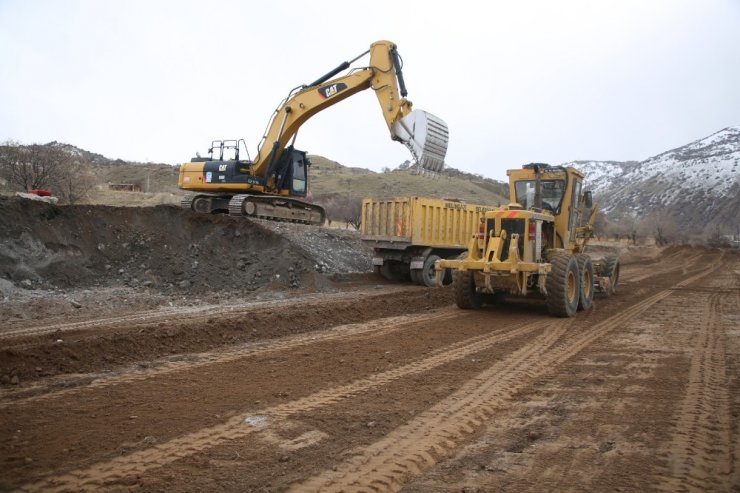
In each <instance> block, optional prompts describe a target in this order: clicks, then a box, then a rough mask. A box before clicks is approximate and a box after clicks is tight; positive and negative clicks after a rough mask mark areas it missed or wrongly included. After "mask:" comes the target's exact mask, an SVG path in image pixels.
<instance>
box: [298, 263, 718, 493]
mask: <svg viewBox="0 0 740 493" xmlns="http://www.w3.org/2000/svg"><path fill="white" fill-rule="evenodd" d="M720 265H721V264H720V261H717V262H715V263H713V264H712V265H710V266H709V267H708V268H705V269H702V272H700V273H699V274H696V275H694V276H691V277H690V278H688V279H685V280H684V281H682V282H680V283H678V284H677V285H676V287H681V286H685V285H687V284H690V283H692V282H695V281H696V280H698V279H700V278H702V277H704V276H707V275H708V274H710V273H712V272H714V271H715V270H716V269H717V268H718V267H719V266H720ZM673 293H674V289H673V288H669V289H665V290H663V291H660V292H658V293H656V294H654V295H653V296H651V297H649V298H647V299H645V300H643V301H641V302H638V303H637V304H635V305H632V306H631V307H629V308H627V309H625V310H624V311H623V312H621V313H619V314H618V315H615V316H613V317H611V318H608V319H606V320H604V321H602V322H600V323H598V324H596V325H594V326H593V327H590V328H588V329H587V330H585V331H584V332H581V333H579V334H567V336H564V334H565V332H564V331H563V328H564V326H559V327H557V328H554V329H552V330H550V331H549V334H546V335H544V336H541V337H539V338H537V339H535V340H533V341H532V342H531V343H530V344H529V345H528V346H525V347H523V348H521V349H519V350H517V351H515V352H514V353H512V354H511V355H510V356H509V357H507V358H505V359H504V360H501V361H500V362H498V363H496V364H495V365H493V366H491V367H490V368H489V369H487V370H485V371H483V372H481V373H480V374H479V375H478V376H477V377H475V378H474V379H471V380H470V381H468V382H467V383H466V384H465V385H463V386H462V388H461V389H460V390H459V391H457V392H455V393H454V394H453V395H452V396H450V397H448V398H447V399H444V400H443V401H440V402H439V403H438V404H437V405H435V406H433V407H432V408H431V409H429V410H427V411H425V412H423V413H421V414H420V415H419V416H418V417H416V418H414V419H413V420H411V421H409V422H407V423H406V424H404V425H402V426H400V427H399V428H397V429H396V430H394V431H393V432H391V433H389V434H388V435H386V436H385V437H384V438H382V439H381V440H379V441H378V442H375V443H373V444H371V445H369V446H368V447H366V448H365V449H364V450H363V451H362V453H360V454H358V455H356V456H355V457H353V458H351V459H349V460H348V461H346V462H344V463H343V464H341V465H339V466H337V467H336V468H335V469H333V470H330V471H325V472H323V473H321V474H319V475H317V476H315V477H313V478H310V479H308V480H307V481H305V482H303V483H301V484H295V485H293V486H292V487H291V489H290V491H296V492H301V491H317V490H320V491H336V492H343V491H375V492H386V491H398V490H400V489H401V488H402V487H403V485H404V484H405V483H406V482H407V481H408V480H409V479H410V478H411V477H413V476H416V475H418V474H420V473H421V472H422V471H424V470H426V469H428V468H430V467H432V466H433V465H435V464H436V463H437V462H438V460H440V459H442V458H443V457H445V456H447V455H448V454H449V453H450V452H451V451H452V450H453V449H455V448H456V447H457V446H459V445H460V444H461V443H462V442H463V441H464V440H465V439H466V438H467V437H468V436H469V435H471V434H472V433H473V432H474V431H475V429H476V428H478V427H479V426H481V425H482V424H483V423H485V422H486V421H488V420H490V419H491V418H492V417H493V415H494V414H495V412H496V410H498V409H500V408H502V407H503V406H505V405H506V403H507V402H508V401H510V400H511V399H512V397H513V396H514V395H515V394H516V393H518V392H519V391H521V390H522V389H523V388H525V387H526V386H528V385H530V384H531V383H532V382H533V381H535V380H536V379H538V378H542V377H544V376H546V375H547V374H549V373H552V371H553V369H554V368H556V367H558V366H559V365H562V364H563V363H565V362H566V361H567V360H569V359H571V358H572V357H574V356H575V355H577V354H578V353H580V352H581V351H582V350H584V349H585V348H586V347H588V346H589V345H591V344H592V343H593V342H595V341H596V340H598V339H600V338H602V337H604V336H605V335H607V334H608V333H609V332H610V331H612V330H614V329H615V328H617V327H619V326H621V325H622V324H624V323H625V322H626V321H628V320H630V319H632V318H635V317H637V316H639V315H640V314H642V313H644V312H645V311H647V310H648V309H649V308H650V307H652V306H653V305H655V304H656V303H658V302H659V301H661V300H663V299H665V298H666V297H668V296H670V295H671V294H673ZM561 339H562V340H561Z"/></svg>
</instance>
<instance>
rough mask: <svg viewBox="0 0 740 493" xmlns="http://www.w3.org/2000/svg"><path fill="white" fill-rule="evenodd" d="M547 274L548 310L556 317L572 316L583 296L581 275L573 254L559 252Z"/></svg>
mask: <svg viewBox="0 0 740 493" xmlns="http://www.w3.org/2000/svg"><path fill="white" fill-rule="evenodd" d="M551 264H552V270H551V271H550V273H549V274H548V275H547V281H546V282H545V287H546V288H547V311H548V312H549V313H550V315H554V316H556V317H572V316H573V315H575V314H576V311H578V302H579V301H580V298H581V276H580V275H579V273H578V262H577V261H576V258H575V257H574V256H573V255H568V254H559V255H556V256H555V257H553V259H552V262H551Z"/></svg>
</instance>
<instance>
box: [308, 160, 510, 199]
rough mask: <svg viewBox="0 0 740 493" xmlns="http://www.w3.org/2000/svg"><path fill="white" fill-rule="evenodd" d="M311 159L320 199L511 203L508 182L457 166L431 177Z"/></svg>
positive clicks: (315, 192) (314, 186)
mask: <svg viewBox="0 0 740 493" xmlns="http://www.w3.org/2000/svg"><path fill="white" fill-rule="evenodd" d="M309 159H310V160H311V164H312V166H311V190H312V193H313V195H314V197H315V198H317V199H319V198H320V197H323V196H331V195H343V196H347V197H354V198H363V197H377V198H390V197H403V196H423V197H437V198H445V197H447V198H458V199H461V200H465V201H467V202H470V203H479V204H493V205H496V204H499V203H506V202H508V198H507V196H508V193H507V192H508V190H507V185H506V184H504V183H502V182H498V181H495V180H491V179H490V178H483V177H481V176H477V175H472V174H469V173H463V172H461V171H459V170H456V169H455V168H448V169H445V170H444V171H443V172H442V173H441V174H440V175H439V176H437V177H431V176H421V175H417V174H414V173H413V171H412V170H410V169H395V170H392V171H387V172H381V173H376V172H374V171H370V170H367V169H363V168H349V167H345V166H342V165H341V164H339V163H337V162H335V161H331V160H329V159H326V158H324V157H322V156H316V155H310V156H309Z"/></svg>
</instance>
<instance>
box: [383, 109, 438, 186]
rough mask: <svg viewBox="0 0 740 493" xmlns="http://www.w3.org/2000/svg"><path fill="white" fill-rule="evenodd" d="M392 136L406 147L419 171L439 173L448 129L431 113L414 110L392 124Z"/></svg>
mask: <svg viewBox="0 0 740 493" xmlns="http://www.w3.org/2000/svg"><path fill="white" fill-rule="evenodd" d="M392 132H393V137H394V138H395V139H397V140H399V141H401V142H403V144H404V145H405V146H406V147H408V149H409V151H411V155H412V156H414V161H415V162H416V164H418V165H419V169H420V171H421V172H425V171H428V172H431V173H440V172H441V171H442V168H444V164H445V155H447V143H448V142H449V131H448V130H447V124H446V123H445V122H444V121H443V120H442V119H441V118H438V117H436V116H434V115H432V114H431V113H427V112H426V111H422V110H414V111H412V112H411V113H409V114H408V115H406V116H405V117H403V118H401V119H400V120H398V121H397V122H396V123H395V124H393V128H392Z"/></svg>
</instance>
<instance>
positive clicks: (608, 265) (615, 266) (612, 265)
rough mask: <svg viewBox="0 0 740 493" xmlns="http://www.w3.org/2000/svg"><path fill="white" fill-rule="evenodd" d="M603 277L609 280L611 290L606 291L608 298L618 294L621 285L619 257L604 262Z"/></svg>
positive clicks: (609, 258) (607, 258)
mask: <svg viewBox="0 0 740 493" xmlns="http://www.w3.org/2000/svg"><path fill="white" fill-rule="evenodd" d="M601 275H602V276H603V277H608V278H609V281H610V282H609V289H608V290H606V291H605V294H606V295H607V296H611V295H613V294H614V293H616V292H617V285H618V284H619V257H606V258H604V260H603V262H602V267H601Z"/></svg>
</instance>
